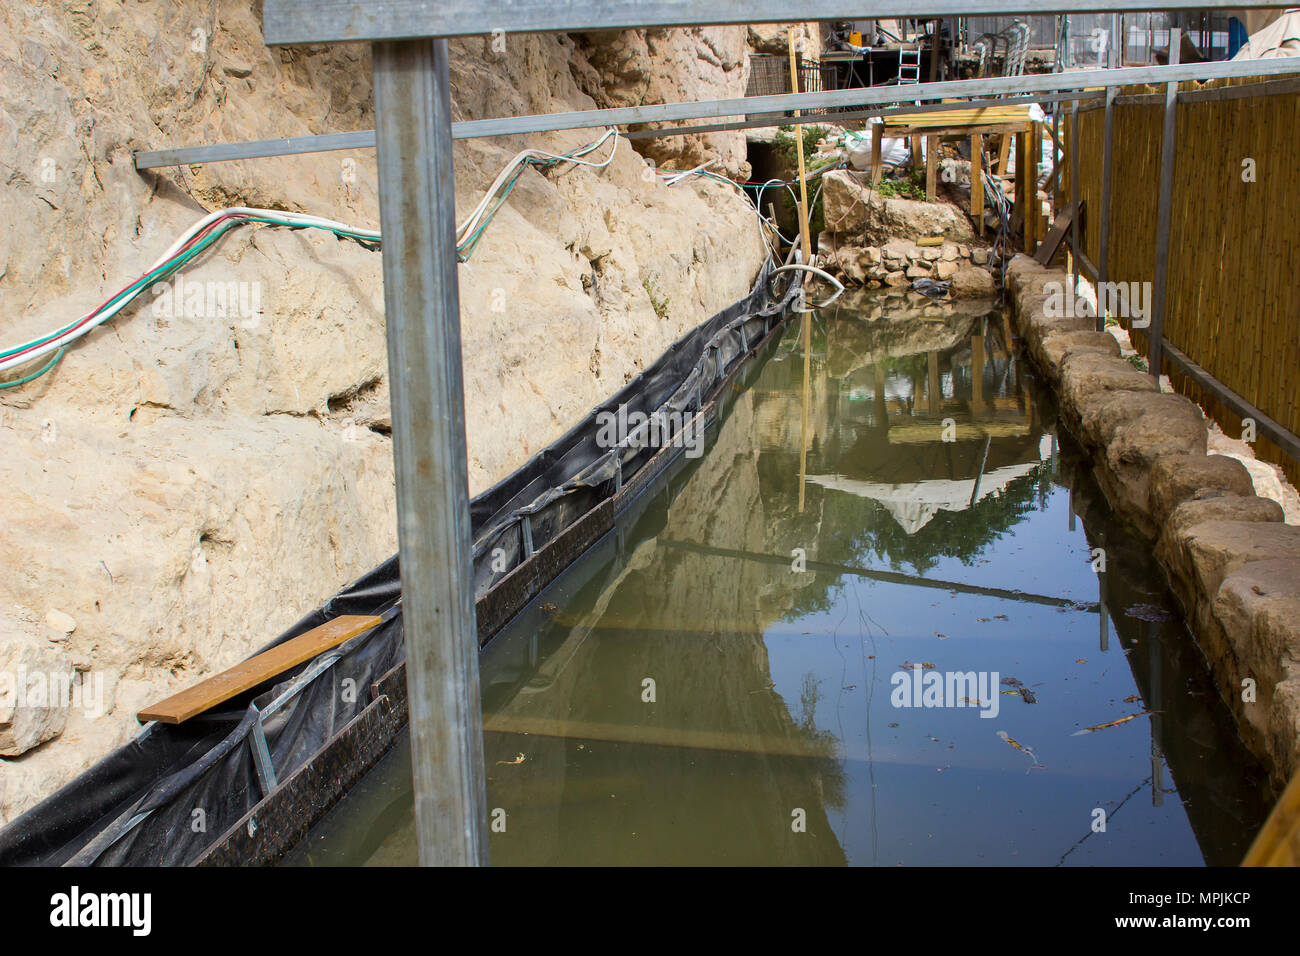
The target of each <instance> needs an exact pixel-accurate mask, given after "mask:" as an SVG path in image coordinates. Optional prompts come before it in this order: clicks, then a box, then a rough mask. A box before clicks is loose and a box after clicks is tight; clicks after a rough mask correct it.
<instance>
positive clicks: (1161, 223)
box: [1147, 27, 1181, 382]
mask: <svg viewBox="0 0 1300 956" xmlns="http://www.w3.org/2000/svg"><path fill="white" fill-rule="evenodd" d="M1180 42H1181V36H1180V31H1179V29H1178V27H1170V28H1169V62H1170V64H1171V65H1172V64H1174V63H1177V62H1178V53H1179V48H1180ZM1177 132H1178V84H1177V83H1176V82H1169V83H1166V84H1165V126H1164V134H1163V137H1162V138H1161V141H1160V198H1159V206H1158V207H1157V209H1156V275H1155V279H1154V281H1153V283H1152V289H1151V330H1150V337H1149V338H1148V339H1147V368H1148V371H1150V372H1151V375H1152V377H1153V378H1155V380H1156V381H1157V382H1159V381H1160V365H1161V360H1162V358H1163V352H1164V344H1165V309H1166V308H1167V305H1168V296H1167V295H1166V289H1165V286H1166V285H1167V284H1168V280H1169V229H1170V225H1171V220H1172V219H1173V208H1174V154H1175V152H1176V151H1177V148H1178V147H1177V143H1176V135H1177Z"/></svg>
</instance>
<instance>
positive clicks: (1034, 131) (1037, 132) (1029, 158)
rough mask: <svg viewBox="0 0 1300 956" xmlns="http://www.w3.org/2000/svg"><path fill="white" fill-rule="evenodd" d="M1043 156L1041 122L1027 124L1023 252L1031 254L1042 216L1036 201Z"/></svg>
mask: <svg viewBox="0 0 1300 956" xmlns="http://www.w3.org/2000/svg"><path fill="white" fill-rule="evenodd" d="M1042 158H1043V124H1042V123H1037V122H1035V123H1030V124H1029V148H1028V149H1027V150H1025V176H1026V178H1027V179H1028V185H1027V188H1028V193H1027V195H1026V196H1025V198H1026V199H1027V200H1028V203H1027V205H1026V206H1025V225H1026V231H1025V252H1027V253H1029V255H1031V256H1032V255H1033V254H1034V252H1035V251H1037V249H1038V236H1039V232H1040V229H1041V222H1040V220H1041V219H1042V216H1043V207H1042V204H1041V203H1039V201H1038V164H1039V162H1040V161H1041V160H1042Z"/></svg>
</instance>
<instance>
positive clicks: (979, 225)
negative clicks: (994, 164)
mask: <svg viewBox="0 0 1300 956" xmlns="http://www.w3.org/2000/svg"><path fill="white" fill-rule="evenodd" d="M970 215H971V218H972V219H974V220H975V228H976V230H977V231H978V232H979V234H980V235H981V236H983V235H984V137H983V136H982V135H981V134H979V133H976V134H975V135H974V136H972V137H971V138H970Z"/></svg>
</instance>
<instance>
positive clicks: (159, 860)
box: [0, 267, 797, 866]
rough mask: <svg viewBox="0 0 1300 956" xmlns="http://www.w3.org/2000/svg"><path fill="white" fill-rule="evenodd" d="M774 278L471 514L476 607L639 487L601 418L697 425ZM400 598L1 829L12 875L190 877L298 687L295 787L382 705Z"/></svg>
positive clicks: (256, 790) (318, 616) (155, 728)
mask: <svg viewBox="0 0 1300 956" xmlns="http://www.w3.org/2000/svg"><path fill="white" fill-rule="evenodd" d="M769 277H770V269H769V268H767V267H765V268H764V270H763V272H762V273H761V274H760V276H759V279H758V281H757V282H756V284H755V286H754V289H753V291H752V292H751V293H750V295H749V296H747V297H746V298H745V299H742V300H741V301H739V302H737V303H735V304H734V305H732V306H730V307H729V308H727V309H725V310H723V311H722V312H720V313H718V314H717V315H715V316H714V317H713V318H712V319H710V320H709V321H707V322H705V323H703V324H702V325H700V326H697V327H696V328H695V329H693V330H691V331H690V332H688V333H687V334H686V335H684V336H683V337H682V338H681V339H679V340H678V341H677V342H675V343H674V344H673V345H672V346H671V347H670V348H669V349H668V350H667V351H666V352H665V353H664V354H663V355H662V356H660V358H659V359H658V360H657V361H656V362H655V363H654V364H653V365H651V366H650V367H649V368H647V369H645V370H644V371H643V372H642V373H641V374H640V375H638V376H637V377H636V378H635V379H633V380H632V381H631V382H629V383H628V384H627V385H626V386H625V387H624V388H623V389H621V390H620V391H619V392H618V393H617V394H615V395H614V396H613V397H612V398H610V399H609V400H608V401H606V402H605V403H603V404H602V405H600V406H598V407H597V408H595V409H593V410H592V412H591V413H590V414H589V415H588V416H587V417H586V418H585V419H584V420H583V421H582V422H581V423H579V424H578V425H577V426H575V427H574V428H573V429H571V430H570V431H569V432H568V433H566V434H565V435H563V436H562V437H561V438H559V439H558V440H557V441H555V442H554V443H552V444H551V445H550V446H549V447H547V448H546V449H544V450H543V451H541V452H539V453H538V454H537V455H535V456H534V457H533V458H531V459H530V460H529V461H528V462H527V463H526V464H525V465H524V466H523V467H522V468H520V469H519V470H518V471H516V472H514V473H513V474H512V475H510V476H509V477H508V478H506V479H505V480H503V481H502V482H500V483H499V484H497V485H495V486H493V487H492V488H490V489H488V490H487V491H485V492H483V493H482V494H480V495H478V496H476V497H475V498H474V499H473V501H471V503H470V520H471V527H472V534H473V538H474V588H475V597H476V598H477V597H480V596H482V595H483V594H484V593H485V592H486V591H487V590H488V589H490V588H491V587H492V585H493V584H495V583H496V582H497V581H499V580H500V579H501V578H502V577H504V576H505V575H506V574H507V573H509V571H510V570H512V569H513V568H514V567H516V566H517V565H518V564H519V563H520V562H521V561H522V560H523V559H524V558H525V553H524V547H525V545H524V531H523V525H522V524H521V522H520V520H519V519H520V516H521V515H523V514H527V515H528V518H529V521H528V525H529V530H530V532H531V537H532V546H533V548H534V549H535V550H540V549H541V548H543V547H545V546H546V544H547V543H548V542H549V541H550V540H552V539H553V538H554V537H555V536H556V535H557V534H558V533H559V532H561V531H562V530H564V528H566V527H568V526H569V525H571V524H572V523H573V522H574V521H575V520H576V519H577V518H579V517H580V516H582V515H583V514H585V513H586V512H587V511H588V510H589V509H591V508H592V507H593V506H595V505H596V504H597V503H599V502H600V501H602V500H603V499H605V498H607V497H609V496H610V495H612V494H614V492H615V490H616V487H617V485H618V484H619V478H618V476H617V474H616V472H617V470H618V469H617V464H616V459H617V458H621V459H622V463H623V466H622V480H624V481H627V480H630V479H631V478H632V476H633V475H635V474H636V472H637V470H638V469H639V468H641V467H642V466H643V465H644V464H645V463H646V462H647V461H649V459H650V458H651V457H652V456H653V454H654V452H655V451H656V450H657V449H656V448H655V447H651V446H648V445H642V446H640V447H638V446H637V443H635V442H632V443H629V445H628V446H627V447H623V448H617V449H608V448H604V447H601V445H600V444H599V443H598V441H597V427H596V423H597V421H598V418H597V415H598V413H600V412H614V413H617V411H618V409H619V407H620V406H626V410H627V411H628V412H632V411H638V412H642V413H645V414H647V415H648V414H649V413H651V412H653V411H655V410H656V409H660V408H661V407H662V408H663V410H665V411H678V412H687V413H688V415H689V413H693V410H695V409H697V408H698V407H699V403H700V401H701V400H703V401H705V402H707V401H708V400H709V398H710V397H711V395H712V394H713V393H714V391H715V390H716V388H717V386H718V383H719V381H720V380H721V379H722V378H723V377H724V376H725V375H726V374H727V373H728V371H729V370H730V369H731V367H732V366H733V364H734V363H735V362H736V361H737V359H739V358H741V357H743V356H744V355H745V354H747V353H748V351H749V350H750V349H751V348H752V347H753V346H754V345H755V344H757V343H758V342H759V341H760V340H761V339H763V337H764V335H765V334H766V332H767V331H768V330H769V328H770V327H771V325H772V324H773V317H775V316H777V315H779V314H780V313H781V312H782V311H783V310H784V309H785V307H786V306H788V305H789V303H790V301H791V300H792V298H793V297H794V296H795V295H797V290H796V289H795V286H794V284H793V283H791V284H789V285H788V287H787V291H786V294H785V295H784V296H782V301H780V302H774V301H773V300H772V299H771V297H770V296H769V295H768V293H767V285H768V279H769ZM494 549H500V550H499V551H496V552H495V553H494ZM503 559H504V564H503ZM502 567H504V570H500V569H501V568H502ZM400 596H401V582H400V577H399V569H398V562H397V557H396V556H394V557H392V558H389V559H388V560H387V561H385V562H384V563H383V564H381V565H379V566H378V567H376V568H375V569H373V570H372V571H370V572H369V573H367V574H365V575H363V576H362V577H360V578H358V579H357V580H356V581H354V582H352V583H351V584H349V585H348V586H346V587H345V588H343V589H342V590H341V591H339V592H338V593H337V594H335V595H334V596H333V597H332V598H330V599H329V600H328V601H327V602H326V603H325V604H324V605H323V606H321V607H320V608H317V609H316V610H315V611H312V612H311V613H310V614H308V615H306V616H305V617H304V618H302V619H301V620H300V621H298V623H296V624H295V625H294V626H293V627H291V628H289V629H288V630H287V631H285V632H284V633H283V634H281V635H279V636H278V637H277V638H276V639H275V640H273V641H271V642H269V643H268V644H267V645H266V646H265V647H263V648H262V650H266V649H267V648H270V647H274V646H275V645H277V644H280V643H282V642H284V641H287V640H289V639H291V638H293V637H296V636H298V635H299V634H302V633H305V632H306V631H309V630H311V629H312V628H314V627H317V626H319V625H321V624H323V623H325V622H326V621H329V620H331V619H333V618H335V617H338V616H339V615H343V614H383V615H384V617H385V620H384V622H383V623H382V624H381V625H380V626H378V627H376V628H373V629H372V630H370V631H367V632H365V633H364V634H361V635H358V636H357V637H355V638H353V639H352V640H351V641H348V642H347V643H346V644H343V645H342V646H340V647H338V648H335V649H334V650H332V651H330V652H328V653H327V654H325V655H322V656H321V657H318V658H316V659H315V660H312V661H308V662H306V663H304V664H302V665H299V666H298V667H296V668H294V669H292V670H290V671H288V672H286V673H285V674H284V675H281V676H280V677H279V678H277V679H276V680H275V681H274V683H272V684H264V685H262V686H261V687H258V688H255V689H253V690H252V691H249V692H247V693H246V694H244V695H242V696H240V697H237V698H235V699H233V700H230V701H227V702H226V703H225V704H223V705H221V707H222V709H221V710H220V712H216V713H209V714H205V715H202V716H200V717H197V718H194V719H192V720H190V721H187V722H186V723H184V724H180V725H177V726H170V725H162V724H149V725H147V726H146V727H145V728H144V729H143V730H142V731H141V733H140V734H139V735H138V736H137V737H136V738H135V739H134V740H132V741H131V742H130V743H128V744H126V745H125V746H123V747H121V748H119V749H118V750H116V751H114V752H113V753H111V754H109V755H108V756H107V757H105V758H104V759H103V760H101V761H99V762H98V763H97V764H95V765H94V766H93V767H91V768H90V769H89V770H87V771H86V772H85V773H83V774H81V775H80V776H79V777H77V778H76V779H75V780H73V781H72V782H71V783H69V784H67V785H66V786H64V787H62V788H61V789H60V790H58V791H57V792H56V793H54V794H53V795H52V796H50V797H48V798H46V799H45V800H44V801H42V802H41V803H40V804H38V805H37V806H35V807H33V808H32V809H31V810H29V811H28V812H26V813H25V814H23V815H22V816H20V817H18V818H17V819H16V820H14V821H12V822H11V823H10V824H9V825H8V826H6V827H5V828H4V829H3V830H0V865H3V866H22V865H44V866H55V865H63V864H71V865H98V866H106V865H126V866H132V865H143V866H151V865H186V864H189V863H191V862H193V861H194V860H195V859H196V858H197V857H198V856H199V855H200V854H201V853H202V852H203V850H205V849H206V848H207V847H208V846H209V845H210V844H211V843H212V842H213V841H214V840H215V839H216V838H217V837H218V836H220V835H221V834H222V833H224V832H225V831H226V830H227V829H228V828H229V827H230V826H232V825H233V824H234V823H235V822H236V821H238V820H239V819H240V818H241V817H242V816H244V814H246V813H247V812H248V811H249V810H251V809H252V808H253V807H254V806H256V805H257V804H258V803H259V802H260V801H261V800H262V798H263V793H262V789H261V786H260V784H259V780H258V776H257V772H256V768H255V765H254V761H253V756H252V750H251V747H250V743H249V739H248V738H249V736H250V734H251V732H252V730H253V727H254V724H255V723H256V719H257V715H258V712H259V711H261V710H264V709H265V708H266V707H267V706H268V705H269V704H270V703H271V702H272V701H275V700H276V699H277V698H279V697H280V696H281V695H282V694H284V692H285V691H286V690H288V689H290V688H291V685H292V686H296V687H299V688H300V689H299V690H298V692H297V693H296V696H293V697H291V698H290V699H289V700H288V701H287V703H284V704H283V706H281V707H280V708H279V709H277V710H276V711H275V712H274V713H272V714H271V715H269V716H267V717H266V718H265V719H264V720H263V727H264V730H265V735H266V739H267V742H268V746H269V749H270V752H271V758H272V765H273V766H274V768H275V771H276V774H277V777H278V779H280V780H283V779H285V778H286V777H287V776H288V775H289V774H290V773H292V772H293V771H294V770H296V769H297V768H299V767H301V766H302V765H303V764H305V763H306V762H308V761H309V760H310V759H311V758H312V756H313V755H314V754H316V753H317V752H318V751H319V750H320V748H321V747H322V746H323V745H324V743H325V742H326V741H327V740H328V739H329V738H330V737H332V736H333V735H334V734H336V733H338V732H339V731H340V730H342V729H343V728H344V727H346V726H347V724H348V723H349V722H350V721H352V720H353V719H354V718H355V717H356V716H357V715H358V714H359V713H360V712H361V711H362V710H363V709H364V708H365V707H366V706H367V705H369V704H370V703H371V691H370V688H371V684H372V683H373V682H375V681H377V680H378V679H379V678H380V677H381V676H383V675H384V674H386V673H387V672H389V671H390V670H391V669H392V668H393V667H395V666H397V665H398V664H399V663H401V662H402V661H403V660H404V658H405V645H404V641H403V631H402V616H401V606H400V604H399V598H400ZM259 653H260V651H259ZM331 662H332V663H331ZM295 682H296V683H295Z"/></svg>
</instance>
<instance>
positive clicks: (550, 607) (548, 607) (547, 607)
mask: <svg viewBox="0 0 1300 956" xmlns="http://www.w3.org/2000/svg"><path fill="white" fill-rule="evenodd" d="M538 610H539V611H541V612H542V613H543V614H546V615H548V616H554V615H555V614H556V613H557V612H558V611H559V610H560V609H559V608H558V607H556V606H555V605H554V604H543V605H541V606H540V607H539V608H538Z"/></svg>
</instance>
